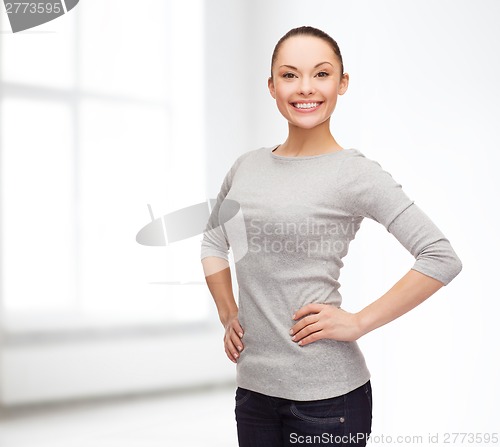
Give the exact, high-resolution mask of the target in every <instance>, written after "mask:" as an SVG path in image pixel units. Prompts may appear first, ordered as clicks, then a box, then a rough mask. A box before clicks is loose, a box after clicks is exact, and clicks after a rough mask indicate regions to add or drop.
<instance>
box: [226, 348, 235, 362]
mask: <svg viewBox="0 0 500 447" xmlns="http://www.w3.org/2000/svg"><path fill="white" fill-rule="evenodd" d="M224 351H225V352H226V355H227V358H228V359H229V360H231V361H232V362H233V363H236V360H235V359H234V357H233V355H232V354H231V352H230V351H229V350H228V349H227V347H226V345H225V344H224Z"/></svg>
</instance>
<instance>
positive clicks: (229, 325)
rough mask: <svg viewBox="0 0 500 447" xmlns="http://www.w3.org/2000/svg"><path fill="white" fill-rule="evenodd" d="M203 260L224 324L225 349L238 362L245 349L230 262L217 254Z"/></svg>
mask: <svg viewBox="0 0 500 447" xmlns="http://www.w3.org/2000/svg"><path fill="white" fill-rule="evenodd" d="M201 262H202V264H203V270H204V272H205V280H206V282H207V285H208V288H209V290H210V293H211V295H212V297H213V299H214V301H215V305H216V306H217V311H218V313H219V319H220V321H221V323H222V325H223V326H224V331H225V333H224V350H225V351H226V355H227V356H228V358H229V360H231V361H232V362H234V363H236V360H237V359H238V357H239V354H238V351H240V352H241V351H242V350H243V342H242V341H241V338H242V337H243V329H242V327H241V325H240V323H239V321H238V306H237V305H236V301H235V299H234V295H233V287H232V282H231V270H230V268H229V263H228V261H227V260H226V259H222V258H218V257H216V256H208V257H206V258H203V259H202V261H201Z"/></svg>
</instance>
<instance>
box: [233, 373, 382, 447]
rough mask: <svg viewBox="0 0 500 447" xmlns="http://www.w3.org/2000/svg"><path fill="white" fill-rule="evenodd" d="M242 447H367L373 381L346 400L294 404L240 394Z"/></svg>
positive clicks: (245, 392) (244, 391)
mask: <svg viewBox="0 0 500 447" xmlns="http://www.w3.org/2000/svg"><path fill="white" fill-rule="evenodd" d="M235 400H236V406H235V415H236V424H237V429H238V442H239V446H240V447H284V446H292V445H295V446H300V445H321V446H325V445H335V446H350V445H354V446H358V447H360V446H365V445H366V442H367V440H368V437H369V435H370V433H371V426H372V388H371V384H370V381H368V382H366V383H365V384H364V385H361V386H360V387H359V388H356V389H355V390H353V391H351V392H349V393H347V394H344V395H342V396H337V397H332V398H329V399H321V400H310V401H294V400H289V399H282V398H279V397H271V396H266V395H265V394H260V393H256V392H255V391H250V390H247V389H244V388H239V387H238V388H237V390H236V397H235Z"/></svg>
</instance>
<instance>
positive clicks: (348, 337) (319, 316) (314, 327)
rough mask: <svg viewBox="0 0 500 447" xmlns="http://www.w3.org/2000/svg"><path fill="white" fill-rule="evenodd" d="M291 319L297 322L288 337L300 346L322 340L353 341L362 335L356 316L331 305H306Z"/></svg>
mask: <svg viewBox="0 0 500 447" xmlns="http://www.w3.org/2000/svg"><path fill="white" fill-rule="evenodd" d="M292 318H293V319H294V320H299V321H298V322H297V323H296V324H295V325H293V327H292V328H291V329H290V335H291V336H292V340H293V341H295V342H297V343H298V344H299V345H300V346H305V345H307V344H309V343H313V342H315V341H317V340H321V339H324V338H329V339H334V340H338V341H355V340H357V339H358V338H359V337H361V335H362V333H361V330H360V328H359V322H358V319H357V316H356V314H352V313H349V312H346V311H345V310H343V309H340V308H338V307H335V306H333V305H331V304H308V305H306V306H304V307H302V308H301V309H299V310H298V311H297V312H295V314H294V315H293V317H292Z"/></svg>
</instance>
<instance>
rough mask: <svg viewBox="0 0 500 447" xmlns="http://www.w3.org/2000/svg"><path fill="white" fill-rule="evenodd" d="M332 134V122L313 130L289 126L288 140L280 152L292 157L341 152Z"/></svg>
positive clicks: (326, 122)
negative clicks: (334, 151)
mask: <svg viewBox="0 0 500 447" xmlns="http://www.w3.org/2000/svg"><path fill="white" fill-rule="evenodd" d="M341 149H342V148H341V147H340V145H339V144H338V143H337V142H336V141H335V138H334V137H333V135H332V133H331V132H330V120H327V121H325V122H324V123H322V124H320V125H319V126H316V127H314V128H312V129H302V128H300V127H296V126H293V125H292V124H288V138H287V139H286V141H285V142H284V143H283V144H282V145H281V147H280V151H281V152H282V153H285V154H288V155H290V156H294V157H296V156H307V155H318V154H321V153H325V152H331V151H333V150H341Z"/></svg>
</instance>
